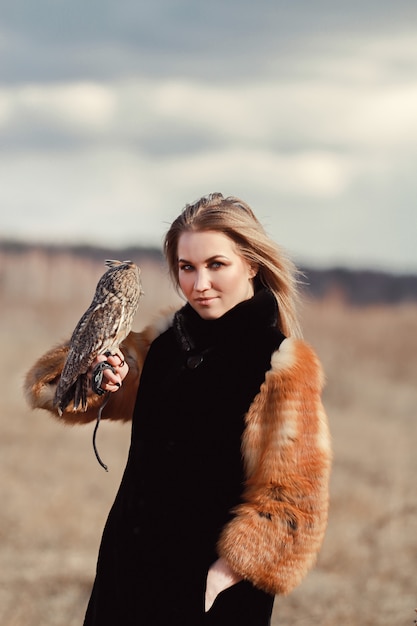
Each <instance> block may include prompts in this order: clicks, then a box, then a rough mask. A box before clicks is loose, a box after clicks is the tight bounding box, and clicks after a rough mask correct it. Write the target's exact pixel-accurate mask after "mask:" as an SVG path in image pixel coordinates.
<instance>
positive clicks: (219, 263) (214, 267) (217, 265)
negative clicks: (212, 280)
mask: <svg viewBox="0 0 417 626" xmlns="http://www.w3.org/2000/svg"><path fill="white" fill-rule="evenodd" d="M223 265H224V264H223V263H222V262H221V261H213V263H211V264H210V267H212V268H213V269H215V270H216V269H218V268H219V267H222V266H223Z"/></svg>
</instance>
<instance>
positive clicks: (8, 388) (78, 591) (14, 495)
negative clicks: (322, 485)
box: [0, 251, 417, 626]
mask: <svg viewBox="0 0 417 626" xmlns="http://www.w3.org/2000/svg"><path fill="white" fill-rule="evenodd" d="M102 271H103V267H101V266H100V265H99V264H97V263H93V262H91V263H89V262H87V261H86V260H85V259H84V260H82V259H73V258H71V257H69V256H68V255H65V254H62V255H58V256H55V257H53V258H50V257H47V256H45V255H43V254H42V253H40V252H36V251H35V252H33V253H31V254H29V255H28V254H26V255H23V254H16V255H15V256H14V255H11V254H8V255H6V256H4V255H3V256H1V255H0V316H1V317H0V319H1V324H0V334H1V346H2V351H1V352H2V354H1V359H0V368H1V375H0V380H1V382H2V398H3V399H2V402H1V419H0V446H1V456H0V462H1V467H0V502H1V509H0V536H1V544H0V545H1V548H0V624H1V625H2V626H79V625H80V624H81V623H82V618H83V614H84V610H85V606H86V602H87V599H88V595H89V590H90V586H91V584H92V579H93V575H94V567H95V561H96V556H97V549H98V544H99V541H100V536H101V531H102V528H103V524H104V522H105V519H106V516H107V513H108V510H109V507H110V505H111V503H112V501H113V498H114V495H115V492H116V489H117V487H118V483H119V480H120V477H121V473H122V471H123V467H124V463H125V459H126V455H127V449H128V444H129V426H127V425H125V426H122V425H117V424H107V423H105V422H104V423H103V424H102V425H101V427H100V430H99V433H98V446H99V450H100V453H101V456H102V458H103V460H104V461H105V462H106V463H107V464H108V465H109V468H110V471H109V473H106V472H104V470H103V469H102V468H101V467H100V466H99V465H98V463H97V461H96V459H95V456H94V453H93V449H92V430H93V426H92V425H89V426H85V427H73V428H70V427H64V426H62V425H61V424H60V423H58V422H57V421H55V420H53V419H52V418H50V417H49V416H48V415H47V414H46V413H43V412H42V411H37V412H31V411H29V409H28V408H27V406H26V405H25V402H24V398H23V396H22V391H21V387H22V380H23V376H24V373H25V371H26V370H27V369H28V367H29V366H30V365H31V364H32V362H33V361H34V359H35V358H36V357H37V356H38V355H40V354H41V353H42V352H43V351H45V350H46V349H48V348H49V347H50V346H51V345H52V344H54V343H56V342H58V341H60V340H61V339H63V338H65V337H66V336H67V335H68V334H69V333H70V332H71V330H72V328H73V326H74V324H75V322H76V321H77V320H78V318H79V316H80V315H81V313H83V312H84V310H85V308H86V306H87V305H88V304H89V302H90V300H91V296H92V293H93V290H94V287H95V284H96V282H97V280H98V277H99V276H100V274H101V273H102ZM143 281H144V289H145V292H146V295H145V297H144V298H143V300H142V303H141V309H140V312H139V313H138V315H137V320H136V323H135V328H136V329H137V328H140V327H141V326H142V325H143V324H145V323H146V322H147V321H148V320H149V319H150V317H151V316H152V313H153V312H155V311H156V310H157V309H158V308H159V307H160V303H166V301H167V298H168V299H170V300H172V301H174V300H175V299H176V297H175V296H174V295H173V293H172V292H171V291H169V290H168V286H167V281H166V277H165V275H164V273H163V271H162V269H160V268H158V267H155V266H151V265H149V266H146V264H145V266H144V267H143ZM303 321H304V329H305V336H306V338H307V340H308V341H310V343H312V344H313V345H314V347H315V348H316V350H317V351H318V353H319V355H320V357H321V359H322V361H323V364H324V367H325V370H326V373H327V387H326V391H325V396H324V400H325V404H326V408H327V411H328V414H329V418H330V424H331V430H332V435H333V442H334V467H333V475H332V484H331V512H330V521H329V528H328V533H327V536H326V540H325V544H324V547H323V550H322V553H321V555H320V558H319V562H318V564H317V567H316V568H315V570H313V571H312V572H311V573H310V574H309V576H308V577H307V578H306V580H305V582H304V583H303V584H302V585H301V586H300V587H299V589H297V590H296V591H295V592H294V593H293V594H292V595H291V596H289V597H287V598H279V599H277V602H276V605H275V610H274V621H273V624H274V626H278V625H280V626H307V625H309V626H310V625H320V626H336V625H337V626H341V625H342V624H344V625H345V624H346V625H349V626H368V625H369V626H371V625H372V626H374V625H379V626H400V625H407V626H412V624H413V622H414V619H415V617H416V616H417V615H416V614H415V613H414V608H415V607H416V606H417V490H416V477H417V455H416V453H415V449H416V443H417V420H416V412H417V376H416V374H417V307H415V306H412V305H409V306H405V305H404V306H398V307H379V308H351V307H347V306H344V305H343V303H341V302H339V301H336V300H335V301H331V300H329V301H321V302H306V303H305V306H304V309H303ZM115 626H119V625H115ZM120 626H123V625H120ZM145 626H146V625H145ZM231 626H232V625H231Z"/></svg>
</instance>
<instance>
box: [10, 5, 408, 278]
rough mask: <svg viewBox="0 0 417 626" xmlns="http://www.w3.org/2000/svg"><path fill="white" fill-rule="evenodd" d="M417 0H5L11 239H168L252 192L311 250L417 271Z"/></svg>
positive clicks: (280, 227)
mask: <svg viewBox="0 0 417 626" xmlns="http://www.w3.org/2000/svg"><path fill="white" fill-rule="evenodd" d="M416 174H417V2H416V1H415V0H396V2H392V0H390V1H389V2H388V1H387V0H379V1H375V2H370V1H368V2H367V1H366V0H363V1H362V2H358V1H357V0H350V2H335V0H332V1H330V0H328V1H325V0H317V1H315V0H299V1H298V0H293V1H292V2H290V1H289V0H258V1H257V2H249V1H248V0H210V1H207V0H204V2H203V1H202V0H182V1H180V0H152V2H150V1H149V0H147V1H146V2H145V1H144V0H118V1H117V2H116V1H115V0H113V1H112V2H109V1H106V0H88V1H85V0H82V1H81V0H72V1H71V2H69V1H65V0H36V2H32V0H24V1H22V0H3V1H2V3H1V8H0V238H14V239H24V240H38V241H45V242H55V243H58V244H59V243H68V242H71V243H74V244H76V243H93V244H98V245H114V246H123V245H132V244H137V245H155V246H160V244H161V241H162V237H163V234H164V232H165V231H166V229H167V227H168V225H169V223H170V222H171V221H172V219H174V218H175V217H176V215H177V214H178V213H179V212H180V210H181V209H182V207H183V206H184V205H185V203H187V202H192V201H194V200H195V199H197V198H198V197H200V196H201V195H203V194H205V193H208V192H211V191H221V192H222V193H223V194H225V195H237V196H240V197H241V198H243V199H244V200H246V201H247V202H249V204H250V205H251V206H252V208H253V209H254V211H255V213H256V214H257V215H258V217H259V218H260V220H261V221H262V223H263V224H264V226H265V227H266V229H267V231H268V232H269V233H270V234H271V235H272V236H273V237H274V238H275V239H276V240H277V241H278V242H279V243H280V244H282V245H283V246H284V247H285V248H287V249H288V250H289V252H290V253H291V254H292V255H293V256H294V258H295V259H296V260H297V261H298V262H300V263H310V264H313V265H316V266H326V265H334V264H339V265H345V266H351V267H368V268H381V269H388V270H390V269H391V270H393V271H396V272H397V271H400V272H403V271H413V272H416V271H417V245H416V240H417V207H416V198H417V175H416Z"/></svg>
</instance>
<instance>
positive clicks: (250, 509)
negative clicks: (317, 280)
mask: <svg viewBox="0 0 417 626" xmlns="http://www.w3.org/2000/svg"><path fill="white" fill-rule="evenodd" d="M271 365H272V367H271V369H270V370H269V371H268V373H267V374H266V379H265V382H264V384H263V385H262V387H261V390H260V393H259V394H258V395H257V397H256V398H255V400H254V402H253V404H252V406H251V407H250V409H249V411H248V413H247V416H246V429H245V432H244V436H243V441H242V448H243V456H244V460H245V465H246V476H247V482H246V488H245V492H244V497H243V501H242V504H240V505H239V506H238V507H237V508H236V509H235V511H234V513H235V516H234V517H233V518H232V520H231V521H230V522H229V523H228V524H227V525H226V527H225V528H224V529H223V532H222V534H221V536H220V540H219V543H218V550H219V554H220V555H221V556H223V557H224V558H225V559H226V560H227V561H228V562H229V564H230V566H231V567H232V569H233V570H234V571H236V572H237V573H238V574H240V575H241V576H242V577H243V578H247V579H249V580H250V581H251V582H252V583H253V584H254V585H255V586H257V587H259V588H261V589H263V590H265V591H268V592H270V593H272V594H287V593H289V592H290V591H291V590H292V589H293V588H294V587H296V586H297V585H298V584H299V583H300V582H301V580H302V578H303V577H304V576H305V574H306V573H307V571H308V570H309V569H310V568H311V567H312V565H313V564H314V562H315V560H316V556H317V554H318V551H319V549H320V547H321V543H322V541H323V537H324V532H325V528H326V524H327V512H328V483H329V473H330V463H331V452H330V437H329V432H328V426H327V419H326V416H325V413H324V410H323V407H322V404H321V400H320V396H321V390H322V386H323V374H322V370H321V367H320V364H319V362H318V360H317V358H316V356H315V354H314V352H313V351H312V349H311V348H310V347H309V346H308V345H307V344H306V343H304V342H303V341H301V340H296V339H286V340H285V341H284V342H283V343H282V344H281V347H280V349H279V350H277V351H276V352H275V353H274V355H273V357H272V364H271Z"/></svg>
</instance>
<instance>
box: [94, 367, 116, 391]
mask: <svg viewBox="0 0 417 626" xmlns="http://www.w3.org/2000/svg"><path fill="white" fill-rule="evenodd" d="M104 370H111V371H112V372H113V374H115V373H116V372H115V370H114V367H112V366H111V365H110V363H108V362H107V361H101V363H98V364H97V365H96V366H95V368H94V370H93V373H92V375H91V388H92V390H93V392H94V393H95V394H96V395H98V396H102V395H103V394H105V393H107V392H106V391H104V389H102V388H101V383H102V382H103V372H104Z"/></svg>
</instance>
